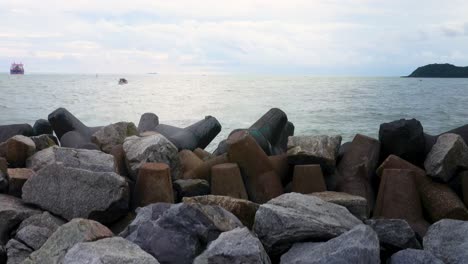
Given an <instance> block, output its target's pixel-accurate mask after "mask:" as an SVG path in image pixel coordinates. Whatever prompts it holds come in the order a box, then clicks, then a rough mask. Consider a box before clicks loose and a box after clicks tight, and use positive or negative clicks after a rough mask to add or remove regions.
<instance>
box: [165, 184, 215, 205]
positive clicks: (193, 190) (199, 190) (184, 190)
mask: <svg viewBox="0 0 468 264" xmlns="http://www.w3.org/2000/svg"><path fill="white" fill-rule="evenodd" d="M173 186H174V190H175V192H176V196H177V201H181V200H182V198H184V197H192V196H200V195H207V194H210V184H209V183H208V182H207V181H205V180H200V179H187V180H182V179H181V180H176V181H174V185H173Z"/></svg>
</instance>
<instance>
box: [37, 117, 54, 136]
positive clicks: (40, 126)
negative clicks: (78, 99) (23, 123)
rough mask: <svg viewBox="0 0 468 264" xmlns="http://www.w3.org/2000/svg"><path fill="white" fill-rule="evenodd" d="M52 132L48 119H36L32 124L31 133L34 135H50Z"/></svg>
mask: <svg viewBox="0 0 468 264" xmlns="http://www.w3.org/2000/svg"><path fill="white" fill-rule="evenodd" d="M53 133H54V130H53V129H52V126H51V125H50V123H49V121H47V120H45V119H38V120H37V121H36V122H35V123H34V126H33V134H34V135H35V136H40V135H44V134H45V135H51V134H53Z"/></svg>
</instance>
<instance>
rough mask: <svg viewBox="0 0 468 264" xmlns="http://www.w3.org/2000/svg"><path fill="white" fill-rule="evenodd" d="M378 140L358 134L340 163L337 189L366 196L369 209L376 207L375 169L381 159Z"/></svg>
mask: <svg viewBox="0 0 468 264" xmlns="http://www.w3.org/2000/svg"><path fill="white" fill-rule="evenodd" d="M379 153H380V143H379V141H378V140H376V139H373V138H370V137H367V136H363V135H360V134H357V135H356V136H355V137H354V139H353V141H352V142H351V145H350V146H349V148H348V150H347V151H346V153H345V154H344V156H343V158H342V159H341V161H340V163H339V164H338V174H337V175H338V179H337V181H338V182H337V191H340V192H346V193H349V194H352V195H358V196H361V197H364V198H366V200H367V204H368V205H369V210H372V209H373V208H374V203H375V192H374V189H373V187H377V186H373V185H375V183H376V179H375V177H374V175H375V169H376V168H377V163H378V160H379Z"/></svg>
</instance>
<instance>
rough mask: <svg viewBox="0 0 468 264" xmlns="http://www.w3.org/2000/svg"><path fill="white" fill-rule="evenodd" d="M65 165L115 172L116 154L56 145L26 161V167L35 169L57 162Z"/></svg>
mask: <svg viewBox="0 0 468 264" xmlns="http://www.w3.org/2000/svg"><path fill="white" fill-rule="evenodd" d="M59 162H60V163H62V165H63V166H65V167H70V168H77V169H83V170H90V171H96V172H115V171H116V165H115V161H114V156H112V155H109V154H106V153H104V152H101V151H98V150H88V149H72V148H62V147H58V146H54V147H51V148H46V149H44V150H41V151H39V152H37V153H36V154H34V155H33V156H31V157H30V158H29V159H28V160H27V161H26V167H27V168H30V169H32V170H34V171H39V170H40V169H42V168H44V167H47V166H48V165H51V164H55V163H59Z"/></svg>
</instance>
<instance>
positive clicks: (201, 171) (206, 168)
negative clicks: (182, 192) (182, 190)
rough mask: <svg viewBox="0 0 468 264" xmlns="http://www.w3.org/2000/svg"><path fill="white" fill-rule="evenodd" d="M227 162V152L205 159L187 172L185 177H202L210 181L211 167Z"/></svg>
mask: <svg viewBox="0 0 468 264" xmlns="http://www.w3.org/2000/svg"><path fill="white" fill-rule="evenodd" d="M228 162H229V160H228V158H227V154H223V155H220V156H216V157H213V158H211V159H208V160H205V161H204V162H203V163H202V164H201V165H200V166H198V167H197V168H196V169H195V170H193V171H192V172H190V173H189V174H187V177H190V178H193V179H202V180H206V181H208V182H211V167H213V166H215V165H218V164H223V163H228Z"/></svg>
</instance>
